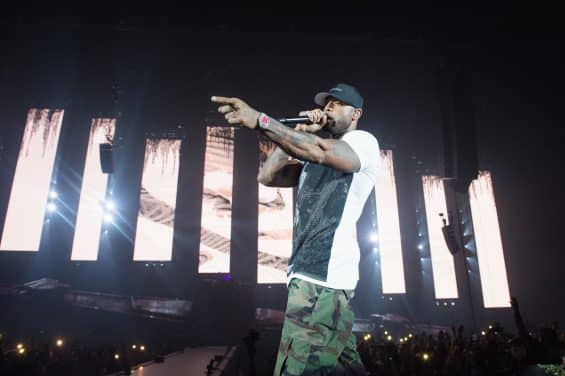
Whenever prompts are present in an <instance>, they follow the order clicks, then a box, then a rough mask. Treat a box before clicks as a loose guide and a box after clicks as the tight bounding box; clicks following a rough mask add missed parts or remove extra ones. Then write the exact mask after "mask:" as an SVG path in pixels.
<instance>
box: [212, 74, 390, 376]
mask: <svg viewBox="0 0 565 376" xmlns="http://www.w3.org/2000/svg"><path fill="white" fill-rule="evenodd" d="M212 101H213V102H215V103H219V104H221V106H220V107H219V108H218V111H219V112H221V113H223V114H224V115H225V118H226V119H227V121H228V123H229V124H233V125H235V124H240V125H242V126H244V127H247V128H249V129H258V130H260V131H261V132H263V133H264V134H265V135H266V136H267V137H268V138H269V139H271V140H272V141H273V142H275V143H276V144H277V145H278V148H277V149H276V150H275V151H274V152H273V153H272V154H271V155H270V156H269V158H268V159H267V160H266V162H265V163H264V165H263V167H262V169H261V170H260V171H259V175H258V180H259V182H261V183H262V184H265V185H267V186H276V187H294V186H298V194H297V198H296V208H295V220H294V233H293V251H292V256H291V258H290V261H289V266H288V280H287V284H288V302H287V308H286V314H285V321H284V325H283V330H282V337H281V342H280V346H279V353H278V357H277V361H276V365H275V370H274V374H275V375H312V374H316V375H327V374H338V375H342V374H356V375H357V374H358V375H365V374H366V372H365V369H364V366H363V363H362V362H361V358H360V357H359V354H358V353H357V350H356V343H355V342H356V341H355V335H354V334H353V332H352V328H353V322H354V314H353V311H352V310H351V307H350V305H349V301H350V300H351V298H352V297H353V293H354V290H355V287H356V285H357V281H358V279H359V259H360V253H359V245H358V243H357V237H356V223H357V220H358V219H359V216H360V215H361V212H362V210H363V206H364V205H365V202H366V200H367V197H368V196H369V193H370V191H371V189H372V188H373V186H374V185H375V181H376V178H377V170H378V167H379V161H380V158H379V144H378V142H377V140H376V138H375V137H374V136H373V135H371V134H370V133H368V132H366V131H362V130H358V129H357V126H358V123H359V119H360V118H361V115H362V114H363V97H362V96H361V95H360V94H359V92H358V91H357V90H356V89H355V88H354V87H353V86H350V85H347V84H338V85H336V86H335V87H333V88H332V89H330V90H329V91H328V92H321V93H318V94H317V95H316V96H315V97H314V102H315V103H316V104H318V105H320V106H322V107H323V110H322V109H319V108H318V109H314V110H310V111H302V112H300V114H299V115H302V116H308V118H309V119H310V122H311V124H299V125H297V126H296V128H295V129H292V128H289V127H287V126H285V125H283V124H281V123H279V122H278V121H277V120H275V119H273V118H271V117H269V116H268V115H266V114H264V113H260V112H259V111H257V110H255V109H254V108H252V107H250V106H249V105H248V104H247V103H245V102H244V101H242V100H241V99H238V98H225V97H216V96H215V97H212ZM321 129H325V130H326V131H327V132H328V133H329V135H330V136H329V138H321V137H319V136H317V135H315V134H313V133H316V132H317V131H319V130H321Z"/></svg>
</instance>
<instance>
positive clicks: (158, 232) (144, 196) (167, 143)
mask: <svg viewBox="0 0 565 376" xmlns="http://www.w3.org/2000/svg"><path fill="white" fill-rule="evenodd" d="M180 148H181V140H173V139H147V140H146V143H145V162H144V165H143V175H142V178H141V192H140V195H139V212H138V214H137V228H136V232H135V245H134V250H133V259H134V260H135V261H171V258H172V253H173V235H174V225H175V207H176V200H177V187H178V177H179V158H180Z"/></svg>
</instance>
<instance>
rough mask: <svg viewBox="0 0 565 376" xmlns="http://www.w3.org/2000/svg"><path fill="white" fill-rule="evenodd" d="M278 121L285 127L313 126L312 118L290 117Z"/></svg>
mask: <svg viewBox="0 0 565 376" xmlns="http://www.w3.org/2000/svg"><path fill="white" fill-rule="evenodd" d="M277 121H278V122H279V123H281V124H284V125H295V124H299V123H302V124H311V122H310V118H308V116H297V117H288V118H280V119H277Z"/></svg>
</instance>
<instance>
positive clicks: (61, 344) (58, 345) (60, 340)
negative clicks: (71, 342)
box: [55, 339, 63, 347]
mask: <svg viewBox="0 0 565 376" xmlns="http://www.w3.org/2000/svg"><path fill="white" fill-rule="evenodd" d="M55 344H56V345H57V347H61V346H63V340H62V339H58V340H57V342H55Z"/></svg>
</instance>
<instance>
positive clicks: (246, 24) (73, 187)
mask: <svg viewBox="0 0 565 376" xmlns="http://www.w3.org/2000/svg"><path fill="white" fill-rule="evenodd" d="M214 4H215V5H213V6H212V5H211V6H209V7H206V8H204V7H202V6H196V5H191V6H187V5H184V6H183V5H179V4H176V5H171V6H168V5H165V4H159V5H157V4H153V5H152V6H143V5H140V4H125V3H114V4H111V5H107V6H105V5H84V4H80V5H74V6H56V5H52V4H49V5H46V4H43V5H37V4H33V5H31V4H26V5H22V6H21V7H19V8H18V7H15V8H13V9H7V10H6V11H5V12H3V14H2V16H1V17H2V30H1V32H2V36H3V40H2V51H3V53H2V58H1V59H0V147H2V149H1V150H0V160H1V162H2V164H1V167H0V168H1V178H0V181H1V182H2V183H1V184H0V215H1V217H2V218H3V217H4V214H5V211H6V206H7V200H8V196H9V191H10V184H9V182H10V181H11V179H12V177H13V173H14V167H15V161H16V157H17V153H18V149H19V144H20V138H21V132H22V127H23V124H24V120H25V114H26V112H27V110H28V109H29V108H31V107H42V108H64V109H65V117H64V120H63V130H62V135H61V144H60V147H59V152H58V156H57V160H58V162H57V165H56V171H55V174H56V177H57V181H58V189H59V191H60V192H61V193H62V199H63V200H64V202H65V203H66V204H67V205H68V208H69V209H68V210H67V212H64V213H62V215H61V218H55V219H54V220H53V221H51V223H50V225H49V226H48V227H47V228H46V229H45V231H44V234H43V242H42V246H41V251H40V252H39V253H38V254H13V253H2V254H0V281H1V282H4V283H22V282H25V281H28V280H31V279H37V278H40V277H42V276H48V277H52V278H56V279H59V280H62V281H64V282H67V283H71V284H72V285H73V287H75V288H80V289H84V290H91V291H106V292H113V293H118V294H136V295H155V296H169V297H181V298H188V299H190V300H193V301H194V302H195V305H196V307H198V305H197V304H198V302H201V305H200V306H201V307H202V306H205V307H206V308H205V310H208V311H213V310H214V309H213V308H210V307H212V306H214V305H216V306H217V307H219V308H218V309H225V307H226V306H228V307H232V308H233V307H235V306H237V307H239V308H238V309H236V310H235V311H237V312H240V311H241V312H240V313H241V314H242V315H247V314H249V312H248V311H246V310H245V309H244V308H241V307H243V306H246V305H248V306H249V307H253V306H257V307H271V308H277V309H283V308H284V305H285V296H286V295H285V294H286V290H285V288H284V286H277V285H273V286H256V285H255V280H256V270H255V269H256V221H257V220H256V218H257V212H256V210H257V209H256V202H257V186H256V180H255V176H256V172H257V166H258V152H257V148H256V147H255V145H256V144H257V136H256V135H255V134H254V133H252V132H246V131H245V130H238V131H237V132H236V147H235V150H236V152H235V177H234V179H235V180H234V202H233V217H234V219H233V229H232V230H233V231H232V237H233V239H232V270H231V276H232V277H233V280H232V282H230V283H229V284H225V286H223V287H222V288H221V289H220V291H221V292H220V293H217V295H214V298H212V297H211V293H210V282H209V281H207V280H206V279H205V278H202V277H201V276H198V274H197V260H198V242H199V225H200V200H201V194H202V192H201V191H202V187H201V186H202V170H203V153H204V137H205V125H206V119H207V118H212V114H213V112H214V110H215V107H214V106H212V105H211V104H210V102H209V97H210V96H211V95H225V96H238V97H240V98H243V99H244V100H246V101H247V102H248V103H250V104H251V105H252V106H254V107H255V108H257V109H259V110H261V111H264V112H267V113H269V114H271V115H273V116H284V115H292V114H295V113H297V112H298V111H300V110H302V109H310V108H312V106H313V103H312V98H313V95H314V94H315V93H316V92H318V91H321V90H327V89H329V88H330V87H332V86H333V85H334V84H335V83H337V82H348V83H351V84H353V85H355V86H357V87H358V88H359V90H360V92H361V93H362V95H363V96H364V97H365V110H364V116H363V118H362V121H361V123H360V125H361V127H362V128H364V129H367V130H368V131H370V132H372V133H373V134H375V135H376V136H377V138H378V139H379V142H380V144H381V147H382V148H391V149H393V150H394V154H395V169H396V172H397V187H398V197H399V205H400V208H399V209H400V220H401V229H402V234H403V251H404V263H405V274H406V281H407V289H408V293H407V294H406V295H405V296H401V297H397V296H395V297H394V298H393V300H392V301H390V300H389V299H388V298H389V297H388V296H387V297H384V298H383V296H382V294H381V287H380V273H379V271H378V268H375V267H374V264H375V258H376V257H377V256H376V255H374V254H373V253H372V252H371V245H370V244H369V242H368V241H366V240H364V239H363V238H361V239H360V244H361V247H362V265H361V281H360V283H359V286H358V289H357V297H356V298H355V300H354V307H355V309H356V312H357V315H358V317H367V316H368V315H369V314H371V313H380V314H383V313H387V312H396V313H400V314H402V315H404V316H406V317H408V318H409V319H411V320H413V321H414V322H428V323H443V324H453V323H457V322H468V321H469V304H468V303H469V302H468V297H467V296H466V293H465V286H464V284H463V282H464V279H463V276H462V275H461V274H460V275H459V276H458V283H459V291H460V293H461V296H462V298H461V300H460V301H459V302H458V303H457V306H455V307H454V308H449V309H441V307H440V308H437V307H436V305H435V300H434V297H433V291H432V285H431V284H430V283H428V282H429V281H428V282H426V280H425V278H424V277H423V274H422V273H421V267H420V260H419V257H420V255H419V254H418V250H417V243H418V240H417V236H416V233H417V223H416V220H417V214H416V209H417V208H418V205H419V202H420V201H421V197H420V196H419V195H420V194H421V188H419V184H420V181H419V174H422V173H440V172H441V171H442V164H441V162H442V151H443V149H442V146H443V144H442V142H441V126H442V113H441V111H442V110H441V108H440V95H441V92H440V89H439V88H440V84H439V77H440V72H442V71H443V70H445V69H450V67H456V68H457V69H460V70H461V71H462V72H463V73H464V76H465V78H466V82H467V83H468V86H467V90H468V92H469V98H468V99H469V100H468V105H469V108H470V109H472V112H471V113H470V115H471V116H472V117H473V119H474V126H475V131H476V137H477V148H476V151H477V155H478V167H479V168H480V169H482V170H489V171H491V172H492V176H493V181H494V190H495V195H496V200H497V208H498V215H499V221H500V226H501V232H502V241H503V245H504V251H505V258H506V267H507V271H508V279H509V285H510V291H511V294H512V295H514V296H516V297H517V298H518V300H519V301H520V303H521V304H520V306H521V308H522V311H523V314H524V316H525V318H526V320H528V321H529V322H532V323H541V322H550V321H553V320H557V321H559V322H560V323H561V324H562V325H563V323H564V321H563V318H564V317H565V303H564V299H563V297H564V294H563V292H562V291H563V290H562V288H563V282H564V278H565V277H564V272H563V270H564V266H565V252H564V249H563V242H562V239H561V236H562V231H563V227H564V221H563V211H564V209H565V208H564V205H563V199H562V192H563V191H564V188H565V187H564V184H563V182H564V179H563V177H562V172H563V168H562V167H561V165H562V163H563V160H564V159H563V157H562V146H561V145H562V135H563V131H562V123H563V110H562V106H563V68H562V64H563V45H562V39H561V32H562V30H561V29H562V26H561V22H560V21H559V20H558V16H557V12H556V11H555V10H554V9H550V8H537V9H534V8H530V7H527V6H522V5H516V4H513V5H509V6H507V7H498V8H497V7H495V6H489V7H481V6H478V5H477V6H472V7H471V6H469V7H462V8H457V7H449V8H428V7H425V6H423V5H419V6H413V5H409V4H406V5H405V6H400V5H399V6H398V7H382V6H377V5H375V7H374V8H372V9H370V8H369V7H367V6H363V5H360V4H359V3H355V2H353V3H345V2H343V3H340V4H332V3H319V4H316V5H317V6H316V7H312V8H307V9H304V8H300V7H293V6H290V5H289V6H288V7H286V8H279V7H277V8H274V7H273V8H269V7H266V6H262V7H261V6H260V7H251V6H243V5H233V4H231V3H222V2H215V3H214ZM95 116H115V117H117V118H118V123H117V137H118V138H119V139H120V140H121V142H122V144H121V146H120V147H119V148H118V150H117V155H116V158H117V165H116V168H117V170H116V172H115V174H114V176H113V177H112V179H111V184H112V186H113V188H114V192H115V196H116V197H117V199H118V206H119V208H120V211H121V214H122V216H123V217H122V220H121V221H120V222H118V223H117V224H116V227H115V228H112V229H111V230H110V232H109V234H108V235H107V237H106V240H105V241H104V242H103V244H102V246H101V250H100V256H99V261H97V262H95V263H75V262H70V261H69V255H70V247H71V241H72V225H73V223H74V220H75V218H74V215H75V214H74V211H76V207H77V204H78V198H79V197H78V195H79V190H80V177H81V175H82V160H81V158H79V156H82V155H84V152H85V150H86V143H87V135H88V128H89V126H90V119H91V118H92V117H95ZM178 125H182V126H183V127H184V129H185V131H186V140H185V142H184V145H183V151H182V156H181V158H182V160H181V171H180V177H179V194H178V200H177V211H176V224H175V226H176V228H175V243H174V251H173V262H172V263H170V264H166V265H165V266H164V267H163V268H161V267H159V268H149V269H147V268H146V267H145V266H144V264H135V263H133V262H132V261H131V259H132V252H133V244H132V242H131V239H133V236H134V223H135V222H134V219H135V216H136V211H137V204H138V198H139V196H138V194H139V192H138V186H139V182H140V180H141V169H142V161H143V153H144V139H145V134H146V132H148V131H162V130H170V129H177V127H178ZM370 204H371V205H374V203H373V202H370ZM371 205H367V207H366V210H365V212H364V214H363V217H362V219H361V221H360V229H361V230H362V231H361V232H360V234H361V236H362V234H363V232H365V233H368V232H369V229H370V222H371V220H372V216H374V213H373V212H372V211H371V209H370V206H371ZM63 216H64V217H66V218H68V219H70V224H67V223H66V222H65V221H64V220H63V219H62V217H63ZM471 283H472V284H473V286H474V287H473V290H472V291H474V293H475V296H474V305H475V312H476V315H477V316H478V317H477V320H478V323H479V325H486V324H487V323H489V322H491V321H492V320H500V321H502V322H506V323H508V322H511V312H510V310H508V309H500V310H483V309H481V307H482V298H481V297H480V295H476V293H480V289H479V288H478V279H476V278H475V279H474V280H473V279H471ZM234 289H235V290H236V291H239V294H240V295H239V296H238V299H235V298H234V297H233V291H234ZM228 298H230V299H228ZM234 299H235V301H234ZM234 314H235V313H234Z"/></svg>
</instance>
